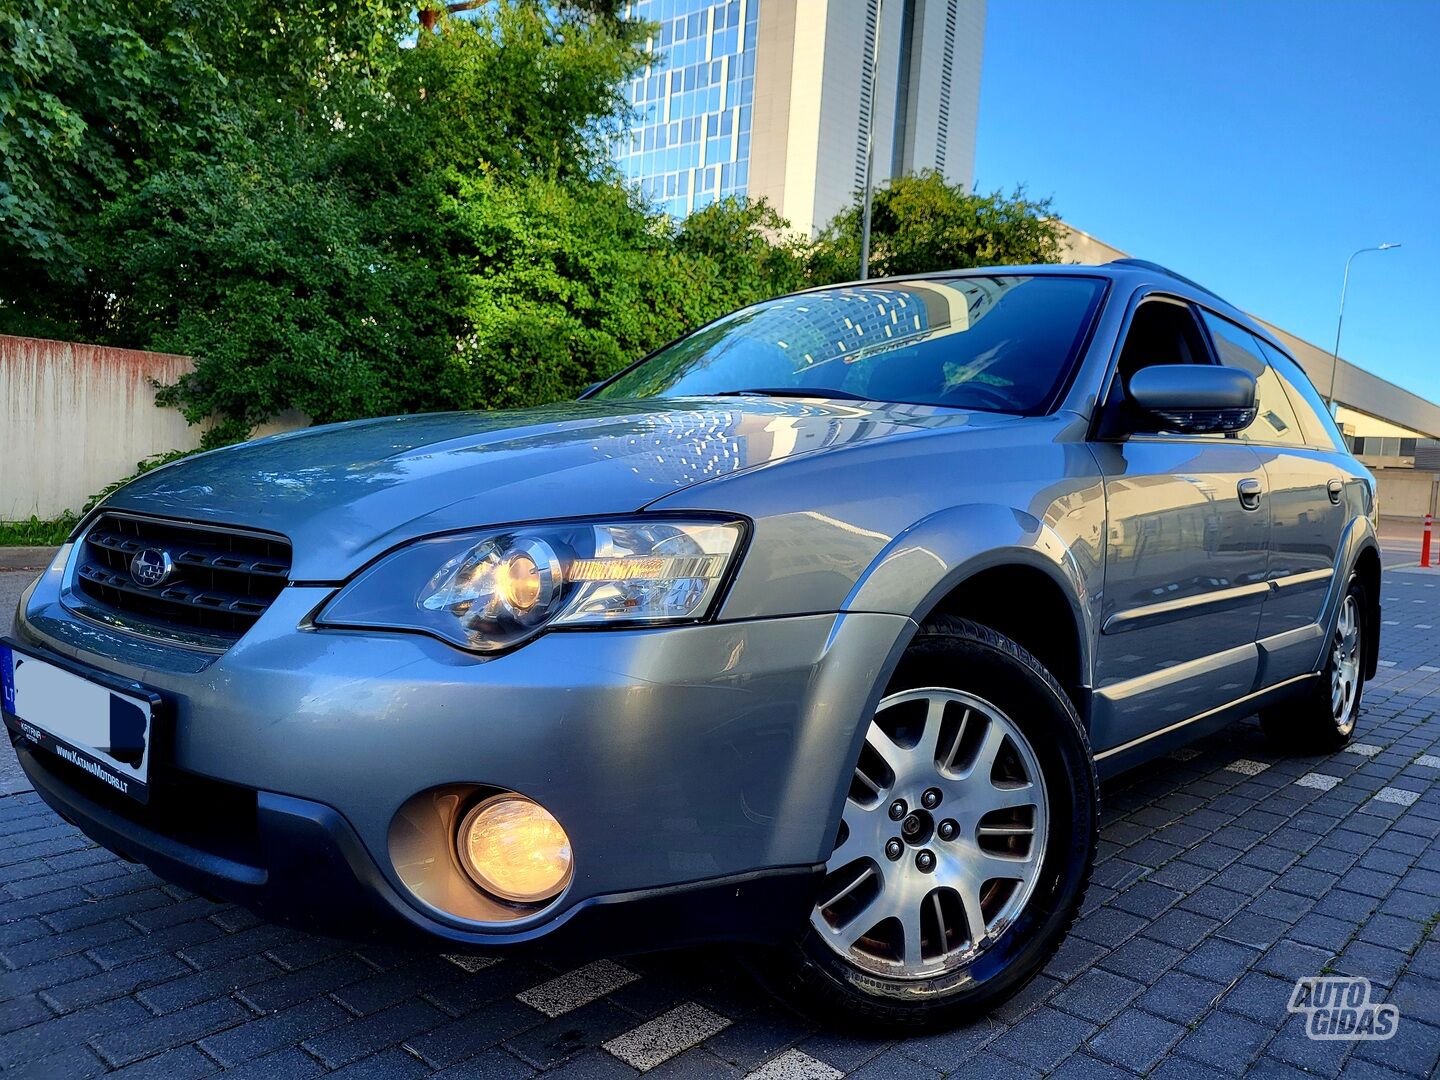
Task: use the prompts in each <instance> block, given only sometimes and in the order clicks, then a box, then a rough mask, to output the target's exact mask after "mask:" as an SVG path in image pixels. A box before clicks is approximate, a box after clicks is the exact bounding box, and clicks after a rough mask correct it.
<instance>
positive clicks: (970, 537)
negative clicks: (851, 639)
mask: <svg viewBox="0 0 1440 1080" xmlns="http://www.w3.org/2000/svg"><path fill="white" fill-rule="evenodd" d="M1068 502H1069V505H1068V508H1067V509H1068V512H1067V513H1066V514H1065V515H1064V517H1063V525H1062V526H1061V527H1060V528H1057V527H1056V526H1055V525H1052V524H1050V523H1048V522H1046V521H1042V520H1040V519H1039V518H1037V517H1036V516H1035V515H1033V514H1031V513H1029V512H1028V511H1024V510H1017V509H1015V508H1013V507H1008V506H1001V505H995V504H989V503H971V504H968V505H963V506H955V507H951V508H949V509H946V510H942V511H940V512H938V513H935V514H932V515H931V516H930V517H927V518H924V519H922V520H921V521H918V522H916V523H915V524H914V525H912V526H911V527H910V528H908V529H906V530H905V531H904V532H902V533H900V534H899V535H898V536H896V537H895V538H894V539H893V540H892V541H891V542H890V543H889V544H887V545H886V546H885V548H884V550H882V551H881V552H880V554H879V555H878V556H877V557H876V559H875V560H874V561H873V562H872V563H871V564H870V566H869V567H868V568H867V569H866V571H865V572H864V573H863V574H862V575H861V576H860V579H859V580H858V581H857V582H856V583H855V587H854V588H853V589H852V590H851V592H850V595H849V596H847V597H846V598H845V603H844V608H843V610H845V611H877V612H891V613H895V614H907V615H910V616H911V618H913V619H914V620H916V622H923V621H924V619H925V617H926V616H927V615H929V614H930V612H932V611H934V610H935V608H936V607H937V606H938V605H939V604H940V602H941V601H942V600H943V599H944V598H945V597H946V596H948V595H949V594H950V593H951V592H953V591H954V590H955V589H956V588H961V587H963V584H964V582H965V580H966V579H968V578H971V577H974V576H975V575H976V574H979V573H981V572H983V571H985V570H988V569H991V568H993V567H1015V566H1025V567H1029V568H1032V569H1035V570H1038V571H1040V572H1041V573H1043V574H1045V576H1046V577H1048V578H1049V579H1050V580H1051V581H1053V582H1054V583H1055V584H1056V585H1057V586H1058V587H1059V588H1060V591H1061V592H1062V593H1064V595H1065V598H1066V600H1067V601H1068V602H1069V605H1070V609H1071V613H1072V615H1073V616H1074V618H1075V625H1076V629H1077V632H1078V633H1077V636H1078V638H1079V643H1080V672H1081V679H1082V684H1083V686H1084V687H1087V688H1088V687H1089V686H1090V685H1091V672H1092V671H1093V666H1092V647H1093V642H1094V639H1095V634H1096V619H1097V618H1098V609H1097V607H1096V604H1095V598H1096V597H1098V595H1099V593H1100V588H1101V583H1102V578H1103V572H1104V563H1103V558H1102V553H1101V548H1100V544H1101V537H1102V536H1103V532H1104V530H1103V520H1104V512H1105V507H1104V501H1103V498H1102V497H1101V496H1100V495H1099V493H1098V490H1097V492H1096V494H1095V497H1094V498H1093V499H1092V498H1085V497H1073V498H1072V499H1071V500H1069V501H1068ZM1060 505H1061V504H1060V503H1058V502H1057V503H1053V504H1051V509H1052V510H1054V509H1055V508H1058V507H1060ZM1092 518H1093V520H1091V519H1092ZM1061 528H1063V529H1064V530H1065V532H1067V533H1069V534H1070V535H1071V540H1070V542H1068V543H1067V542H1066V539H1065V538H1064V537H1063V536H1062V534H1061ZM1015 602H1016V603H1017V604H1022V605H1023V604H1024V603H1025V602H1026V598H1025V597H1024V596H1017V597H1016V598H1015Z"/></svg>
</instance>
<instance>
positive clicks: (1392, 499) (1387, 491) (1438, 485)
mask: <svg viewBox="0 0 1440 1080" xmlns="http://www.w3.org/2000/svg"><path fill="white" fill-rule="evenodd" d="M1372 471H1373V472H1374V473H1375V485H1376V489H1377V490H1376V503H1377V504H1378V506H1379V509H1380V516H1381V517H1382V518H1387V519H1397V520H1409V521H1414V520H1416V519H1418V518H1422V517H1424V516H1425V515H1426V514H1433V513H1437V512H1440V505H1437V504H1440V473H1433V472H1429V471H1428V470H1424V469H1421V470H1416V469H1373V470H1372Z"/></svg>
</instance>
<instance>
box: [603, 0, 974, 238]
mask: <svg viewBox="0 0 1440 1080" xmlns="http://www.w3.org/2000/svg"><path fill="white" fill-rule="evenodd" d="M627 13H628V14H629V15H630V17H632V18H636V19H641V20H644V21H646V22H648V23H651V24H652V25H653V26H654V27H655V31H654V36H653V37H652V38H651V39H650V41H649V44H648V48H649V51H650V53H651V55H652V56H653V57H654V62H653V63H652V64H650V65H649V66H648V67H647V68H645V69H644V70H643V71H642V72H640V73H639V74H638V75H637V76H636V77H635V78H634V79H632V80H631V82H630V84H629V86H628V87H627V88H626V97H627V99H628V101H629V104H630V106H631V108H632V110H633V119H632V122H631V124H630V125H629V127H628V128H627V129H626V130H625V131H623V132H622V133H621V134H620V135H619V136H618V137H617V138H616V140H615V143H614V157H615V162H616V165H617V166H618V168H619V169H620V172H621V173H622V175H623V176H624V177H625V178H626V179H627V180H629V181H630V182H631V183H633V184H635V185H636V186H637V187H638V188H639V190H640V191H641V193H642V194H643V195H644V196H645V198H646V199H647V200H649V201H650V202H651V203H652V204H653V205H655V206H657V207H659V208H661V209H663V210H665V211H667V212H668V213H670V214H672V215H674V216H676V217H683V216H684V215H686V214H688V213H690V212H691V211H693V210H698V209H700V208H702V207H704V206H706V205H708V204H709V203H711V202H714V201H715V200H716V199H722V198H725V197H726V196H730V195H748V196H750V197H752V198H762V197H763V198H765V199H767V200H768V201H769V202H770V204H771V205H772V206H774V207H775V208H776V209H777V210H778V211H779V212H780V213H781V215H782V216H783V217H785V218H786V219H788V220H789V221H790V223H791V224H792V226H794V227H795V228H796V229H798V230H800V231H803V232H811V233H813V232H814V231H815V230H817V229H818V228H821V227H823V226H824V225H825V224H826V223H827V222H828V221H829V220H830V219H831V218H832V217H833V216H834V215H835V214H836V213H837V212H838V211H839V210H841V209H842V208H843V207H844V206H845V205H846V204H847V203H849V202H850V200H851V199H853V198H854V196H855V193H856V191H857V190H858V189H859V188H860V187H861V186H862V185H863V183H864V176H865V158H866V147H867V145H868V138H869V137H870V136H871V135H872V133H873V137H874V143H875V170H874V181H875V183H877V184H882V183H884V182H885V181H886V180H888V179H889V178H890V177H891V176H894V175H900V174H904V173H914V172H919V171H921V170H923V169H937V170H939V171H940V172H941V173H943V174H944V175H945V176H946V178H947V179H949V180H951V181H952V182H954V183H957V184H960V185H962V186H965V187H968V186H969V185H970V182H971V180H972V172H973V166H974V154H975V120H976V115H977V113H978V110H979V84H980V52H981V46H982V44H983V38H984V26H985V0H884V2H883V4H882V2H881V0H633V2H632V3H630V4H629V5H628V7H627Z"/></svg>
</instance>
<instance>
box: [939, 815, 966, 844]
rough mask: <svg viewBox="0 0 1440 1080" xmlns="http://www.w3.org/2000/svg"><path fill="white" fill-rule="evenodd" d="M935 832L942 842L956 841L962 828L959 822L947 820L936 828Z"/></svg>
mask: <svg viewBox="0 0 1440 1080" xmlns="http://www.w3.org/2000/svg"><path fill="white" fill-rule="evenodd" d="M935 832H936V833H937V834H938V835H939V837H940V839H941V840H954V839H955V837H957V836H959V835H960V826H959V824H958V823H957V822H955V821H953V820H951V819H950V818H946V819H945V820H944V821H942V822H940V824H939V825H938V826H936V828H935Z"/></svg>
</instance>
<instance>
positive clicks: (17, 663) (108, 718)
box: [0, 641, 160, 803]
mask: <svg viewBox="0 0 1440 1080" xmlns="http://www.w3.org/2000/svg"><path fill="white" fill-rule="evenodd" d="M159 704H160V696H159V695H158V694H156V693H154V692H153V691H151V690H146V689H145V688H144V687H142V686H140V685H139V684H137V683H130V682H127V681H125V680H121V679H117V678H114V677H111V676H106V675H104V674H102V673H100V672H96V671H90V670H88V669H86V668H85V667H83V666H82V665H78V664H72V663H70V662H68V661H62V660H59V659H47V658H42V657H40V656H36V655H34V654H32V653H30V652H28V651H26V650H24V649H22V648H20V647H18V646H16V645H13V644H11V643H9V642H5V641H0V712H3V713H4V716H5V725H6V727H8V728H9V729H10V730H11V731H13V732H15V733H16V734H17V735H20V736H21V737H22V738H24V739H25V740H26V741H28V742H29V743H31V744H32V745H33V746H38V747H40V748H41V749H43V750H47V751H49V752H50V753H52V754H54V755H55V756H56V757H58V758H60V759H61V760H62V761H67V762H69V763H70V764H71V765H74V766H75V767H76V768H78V769H82V770H83V771H85V772H87V773H89V774H90V775H91V776H93V777H95V779H97V780H99V781H100V782H101V783H103V784H107V785H109V786H110V787H112V788H114V789H115V790H116V791H118V792H120V793H121V794H124V795H128V796H130V797H131V798H132V799H135V800H137V801H139V802H142V803H143V802H148V801H149V798H150V783H149V781H150V743H151V735H152V733H153V726H154V722H155V712H156V709H157V707H158V706H159Z"/></svg>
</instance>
